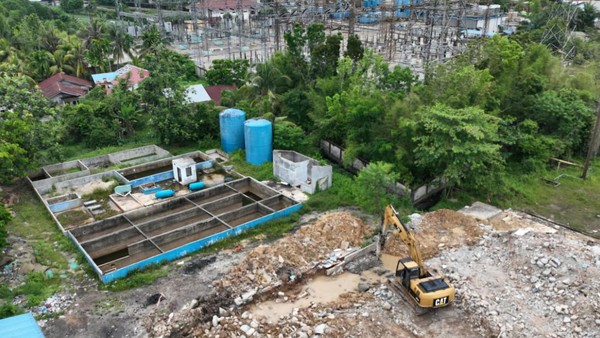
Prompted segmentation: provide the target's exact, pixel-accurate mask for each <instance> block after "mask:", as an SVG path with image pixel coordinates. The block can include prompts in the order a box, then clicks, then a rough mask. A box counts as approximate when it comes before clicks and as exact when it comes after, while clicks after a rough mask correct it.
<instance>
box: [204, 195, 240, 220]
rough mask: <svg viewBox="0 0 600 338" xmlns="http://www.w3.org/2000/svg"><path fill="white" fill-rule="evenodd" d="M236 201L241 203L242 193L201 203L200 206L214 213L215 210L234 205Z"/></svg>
mask: <svg viewBox="0 0 600 338" xmlns="http://www.w3.org/2000/svg"><path fill="white" fill-rule="evenodd" d="M236 203H242V195H241V194H239V193H236V194H235V195H230V196H227V197H225V198H222V199H219V200H216V201H213V202H210V203H206V204H203V205H202V208H203V209H205V210H206V211H208V212H210V213H211V214H213V215H216V214H215V212H217V211H218V210H220V209H223V208H227V207H228V206H231V205H234V204H236Z"/></svg>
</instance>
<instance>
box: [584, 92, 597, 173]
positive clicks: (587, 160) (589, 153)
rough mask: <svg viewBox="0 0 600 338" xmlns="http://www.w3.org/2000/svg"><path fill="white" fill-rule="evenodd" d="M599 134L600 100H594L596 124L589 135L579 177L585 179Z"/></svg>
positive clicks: (594, 154)
mask: <svg viewBox="0 0 600 338" xmlns="http://www.w3.org/2000/svg"><path fill="white" fill-rule="evenodd" d="M599 136H600V100H597V101H596V124H595V125H594V129H593V130H592V136H591V137H590V143H589V145H588V151H587V156H586V157H585V163H584V164H583V172H582V173H581V178H582V179H584V180H585V179H586V177H587V172H588V169H589V168H590V165H591V163H592V159H593V158H594V156H596V148H597V146H598V138H599Z"/></svg>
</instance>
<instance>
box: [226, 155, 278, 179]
mask: <svg viewBox="0 0 600 338" xmlns="http://www.w3.org/2000/svg"><path fill="white" fill-rule="evenodd" d="M226 164H227V165H233V166H234V167H235V170H236V171H237V172H239V173H240V174H243V175H246V176H252V177H254V178H255V179H257V180H259V181H266V180H272V181H277V180H278V179H277V178H276V177H275V176H274V175H273V163H272V162H265V163H263V164H261V165H252V164H250V163H248V162H246V153H245V152H244V151H243V150H238V151H235V152H234V153H233V154H231V156H230V160H229V162H228V163H226Z"/></svg>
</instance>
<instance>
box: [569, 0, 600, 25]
mask: <svg viewBox="0 0 600 338" xmlns="http://www.w3.org/2000/svg"><path fill="white" fill-rule="evenodd" d="M597 17H598V11H596V8H594V5H592V4H591V3H589V2H586V3H584V4H583V8H579V9H577V14H576V17H575V20H574V21H575V22H574V23H573V24H574V25H575V28H576V29H577V30H578V31H584V30H586V29H588V28H593V27H594V20H596V18H597Z"/></svg>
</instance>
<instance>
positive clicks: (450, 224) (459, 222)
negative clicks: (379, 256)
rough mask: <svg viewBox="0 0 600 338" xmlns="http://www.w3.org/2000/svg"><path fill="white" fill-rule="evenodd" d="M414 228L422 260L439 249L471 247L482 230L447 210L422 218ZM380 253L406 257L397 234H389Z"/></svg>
mask: <svg viewBox="0 0 600 338" xmlns="http://www.w3.org/2000/svg"><path fill="white" fill-rule="evenodd" d="M414 227H415V229H414V230H413V233H414V235H415V238H416V239H417V241H418V245H419V249H420V250H421V255H422V257H423V259H429V258H432V257H434V256H436V255H437V254H438V253H439V251H440V249H441V248H446V249H450V248H458V247H462V246H465V245H474V244H475V243H477V242H478V241H479V240H480V239H481V235H482V234H483V230H482V229H481V227H480V226H479V224H478V222H477V221H476V220H475V219H474V218H473V217H470V216H467V215H464V214H461V213H459V212H456V211H452V210H448V209H440V210H437V211H434V212H430V213H427V214H425V215H423V216H422V218H421V221H420V222H419V223H418V224H415V225H414ZM382 252H383V253H385V254H388V255H392V256H400V257H404V256H407V255H408V247H407V246H406V244H405V243H404V242H402V239H400V236H399V235H398V234H390V235H389V236H388V238H387V239H386V242H385V246H384V248H383V251H382Z"/></svg>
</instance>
